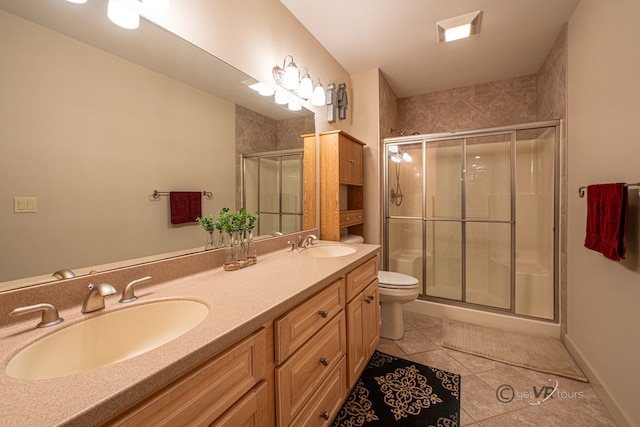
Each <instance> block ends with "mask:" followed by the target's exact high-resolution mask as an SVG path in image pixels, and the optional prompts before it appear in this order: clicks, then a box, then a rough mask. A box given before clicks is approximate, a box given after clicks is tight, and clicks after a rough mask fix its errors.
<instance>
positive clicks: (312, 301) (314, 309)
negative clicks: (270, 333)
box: [274, 278, 345, 364]
mask: <svg viewBox="0 0 640 427" xmlns="http://www.w3.org/2000/svg"><path fill="white" fill-rule="evenodd" d="M344 304H345V303H344V279H343V278H341V279H340V280H338V281H336V282H335V283H333V284H332V285H329V286H328V287H327V288H325V289H324V290H322V291H321V292H319V293H317V294H316V295H314V296H313V297H311V298H309V299H308V300H307V301H305V302H303V303H302V304H300V305H298V306H297V307H296V308H294V309H293V310H291V311H289V312H288V313H287V314H286V315H284V316H283V317H281V318H280V319H278V320H276V321H275V323H274V325H275V326H274V327H275V343H276V347H275V357H276V364H280V363H282V362H284V361H285V360H286V359H287V357H289V356H291V355H292V354H293V353H294V352H295V351H296V350H297V349H298V348H300V347H301V346H302V345H303V344H304V343H305V342H306V341H307V340H308V339H309V338H311V337H312V336H313V334H315V333H316V332H317V331H318V330H320V328H322V327H323V326H324V325H326V324H327V323H328V322H329V321H330V320H331V318H333V316H335V315H336V314H337V313H339V312H340V311H341V310H343V309H344Z"/></svg>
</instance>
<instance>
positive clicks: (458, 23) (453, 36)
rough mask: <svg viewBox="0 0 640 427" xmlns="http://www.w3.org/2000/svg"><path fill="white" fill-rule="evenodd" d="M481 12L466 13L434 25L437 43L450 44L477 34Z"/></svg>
mask: <svg viewBox="0 0 640 427" xmlns="http://www.w3.org/2000/svg"><path fill="white" fill-rule="evenodd" d="M481 17H482V11H481V10H478V11H475V12H471V13H467V14H464V15H460V16H456V17H455V18H450V19H445V20H443V21H439V22H437V23H436V32H437V36H438V42H440V43H442V42H451V41H454V40H460V39H464V38H467V37H469V36H472V35H474V34H478V33H479V32H480V19H481Z"/></svg>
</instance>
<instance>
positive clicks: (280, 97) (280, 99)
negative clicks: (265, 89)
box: [274, 92, 289, 105]
mask: <svg viewBox="0 0 640 427" xmlns="http://www.w3.org/2000/svg"><path fill="white" fill-rule="evenodd" d="M274 100H275V102H276V104H278V105H284V104H288V103H289V98H288V97H287V96H286V95H284V94H282V93H280V92H276V96H275V99H274Z"/></svg>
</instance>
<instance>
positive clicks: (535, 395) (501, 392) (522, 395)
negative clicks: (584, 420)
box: [496, 379, 587, 406]
mask: <svg viewBox="0 0 640 427" xmlns="http://www.w3.org/2000/svg"><path fill="white" fill-rule="evenodd" d="M549 383H550V384H544V385H539V386H536V385H534V386H533V387H532V389H531V390H527V391H518V390H516V389H514V388H513V386H511V385H509V384H502V385H501V386H500V387H498V389H497V390H496V398H497V399H498V401H500V402H502V403H509V402H512V401H513V400H528V403H529V405H532V406H535V405H541V404H542V403H544V402H546V401H547V400H549V399H553V398H556V399H583V398H585V397H587V396H586V395H585V394H584V393H583V392H581V391H566V390H560V389H559V388H558V386H559V383H558V380H552V379H550V380H549Z"/></svg>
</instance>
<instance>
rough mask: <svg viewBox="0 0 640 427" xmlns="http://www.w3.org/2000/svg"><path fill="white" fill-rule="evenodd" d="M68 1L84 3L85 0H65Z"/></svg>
mask: <svg viewBox="0 0 640 427" xmlns="http://www.w3.org/2000/svg"><path fill="white" fill-rule="evenodd" d="M67 1H68V2H69V3H75V4H84V3H86V2H87V0H67Z"/></svg>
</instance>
